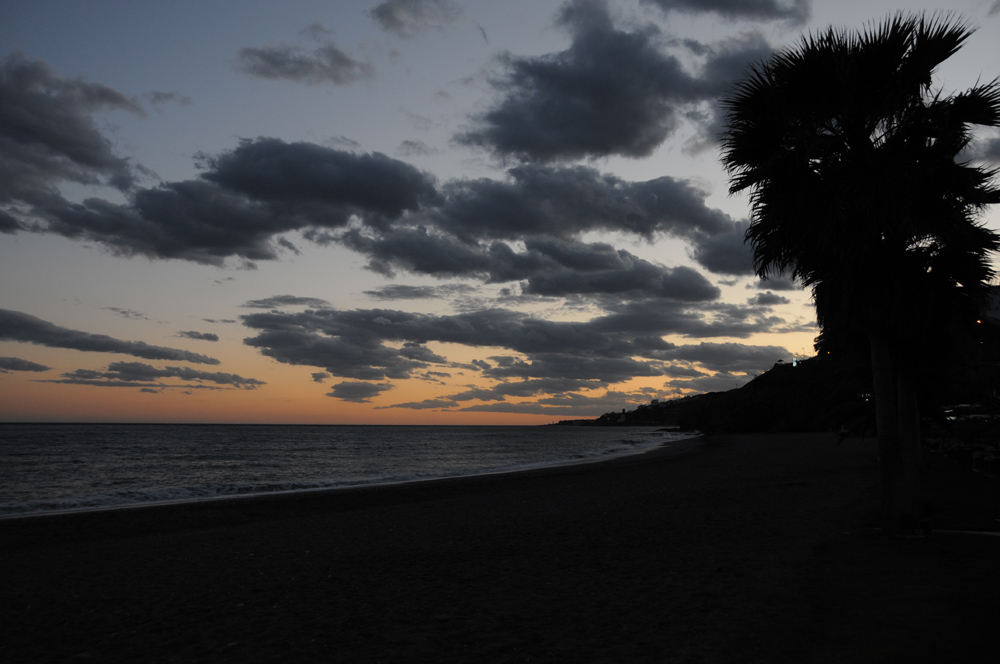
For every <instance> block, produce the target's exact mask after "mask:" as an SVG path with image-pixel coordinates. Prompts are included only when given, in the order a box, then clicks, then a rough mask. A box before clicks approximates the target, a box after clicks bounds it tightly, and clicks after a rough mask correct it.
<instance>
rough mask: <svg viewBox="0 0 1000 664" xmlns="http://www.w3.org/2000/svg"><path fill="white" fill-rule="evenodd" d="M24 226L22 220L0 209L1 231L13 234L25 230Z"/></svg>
mask: <svg viewBox="0 0 1000 664" xmlns="http://www.w3.org/2000/svg"><path fill="white" fill-rule="evenodd" d="M23 230H25V229H24V226H22V225H21V222H20V221H18V220H17V219H15V218H14V217H13V216H12V215H10V214H8V213H6V212H4V211H3V210H0V233H4V234H6V235H13V234H14V233H16V232H18V231H23Z"/></svg>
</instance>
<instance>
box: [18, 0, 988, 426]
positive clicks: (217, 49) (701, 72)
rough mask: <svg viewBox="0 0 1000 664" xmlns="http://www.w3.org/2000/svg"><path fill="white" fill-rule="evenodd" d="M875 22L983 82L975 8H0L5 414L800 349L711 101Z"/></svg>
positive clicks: (803, 333) (550, 398)
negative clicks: (956, 39) (956, 20)
mask: <svg viewBox="0 0 1000 664" xmlns="http://www.w3.org/2000/svg"><path fill="white" fill-rule="evenodd" d="M901 9H905V10H906V11H909V12H919V11H927V12H934V11H951V12H955V13H956V14H957V15H958V16H960V17H962V18H963V19H964V20H966V21H967V22H968V23H969V24H970V25H971V26H973V27H974V28H976V32H975V33H974V34H973V35H972V37H971V38H970V39H969V41H968V42H967V44H966V45H965V47H964V48H963V49H962V50H961V51H959V53H957V54H956V55H955V56H953V57H952V58H951V59H950V60H948V61H947V62H946V63H945V64H944V65H943V66H942V67H941V68H940V70H939V71H938V72H937V74H936V77H935V86H936V87H937V88H940V89H941V90H942V91H944V92H945V93H949V92H956V91H960V90H964V89H966V88H968V87H971V86H973V85H975V84H976V83H977V82H987V81H990V80H992V79H993V78H995V77H996V76H998V75H1000V49H997V47H996V45H997V44H998V43H1000V0H951V1H950V2H945V1H942V2H937V3H934V2H922V1H920V0H908V1H907V2H906V3H901V2H899V0H895V1H892V2H889V1H883V0H865V1H854V0H836V1H832V0H831V1H821V0H570V1H568V2H564V1H562V0H555V1H547V0H505V1H504V2H496V1H495V0H493V1H489V0H482V1H480V0H385V1H382V2H379V1H377V0H369V1H362V0H358V1H356V2H355V1H341V2H319V1H310V0H284V1H283V2H280V3H278V2H262V1H253V0H238V1H236V0H234V1H221V0H220V1H213V0H199V1H197V2H194V1H190V2H188V1H183V0H177V1H174V2H163V3H146V2H132V1H130V0H120V1H111V0H83V1H81V0H32V1H30V2H28V1H26V0H24V1H22V0H7V1H5V2H3V3H0V421H8V422H14V421H72V422H94V421H104V422H248V423H326V424H544V423H549V422H556V421H559V420H563V419H575V418H588V417H596V416H599V415H601V414H603V413H606V412H610V411H617V410H620V409H623V408H628V409H631V408H634V407H635V406H636V405H638V404H641V403H648V402H650V401H651V400H653V399H661V400H663V399H671V398H675V397H679V396H683V395H687V394H696V393H701V392H706V391H717V390H727V389H732V388H734V387H738V386H741V385H743V384H745V383H746V382H747V381H749V380H750V379H752V377H753V376H755V375H758V374H759V373H761V372H763V371H766V370H767V369H769V368H771V367H772V366H773V365H774V364H775V363H776V362H777V361H779V360H782V361H791V360H792V358H793V357H794V356H795V355H796V354H798V355H802V356H809V355H811V354H812V353H813V339H814V338H815V336H816V334H817V333H818V330H817V328H816V325H815V312H814V310H813V307H812V304H811V300H810V297H809V293H808V292H805V291H803V290H801V289H800V288H798V287H797V286H796V285H795V284H793V283H790V282H788V281H786V280H782V279H775V280H771V281H769V282H765V283H762V282H760V281H759V280H757V279H756V278H755V277H754V275H753V268H752V261H751V255H750V250H749V248H748V247H747V246H745V245H744V244H743V232H744V230H745V228H746V225H747V223H748V222H747V217H748V213H749V201H748V199H747V197H746V196H745V195H737V196H730V195H729V194H728V181H727V177H726V173H725V171H724V169H723V168H722V167H721V165H720V163H719V144H718V133H719V131H721V129H722V127H723V126H724V124H723V117H722V115H721V113H720V110H719V105H718V101H719V99H720V97H721V96H722V95H723V94H725V92H726V91H727V90H728V89H730V87H731V86H732V85H733V83H734V82H735V81H737V80H738V79H739V78H740V77H741V76H742V75H743V74H744V73H745V72H746V71H747V67H748V66H749V65H750V64H751V63H753V62H759V61H761V60H763V59H766V58H767V57H768V55H769V54H771V53H773V52H774V51H775V50H777V49H780V48H783V47H788V46H791V45H794V44H795V43H796V42H797V41H798V40H799V39H801V37H802V35H804V34H809V33H816V32H818V31H822V30H825V29H826V28H828V27H830V26H838V27H845V28H849V29H861V28H864V27H865V26H866V25H871V24H872V22H878V21H880V20H883V19H885V18H886V17H889V16H891V15H893V14H894V13H895V12H897V11H899V10H901ZM970 157H971V158H973V159H976V160H978V161H979V162H982V163H984V164H986V165H992V166H997V165H1000V163H998V162H1000V132H996V131H993V132H992V133H991V132H990V131H983V132H981V133H978V134H977V135H976V141H975V143H974V144H973V146H972V148H971V154H970ZM982 220H983V222H984V223H986V224H987V225H988V226H990V227H991V228H994V229H1000V212H998V211H996V210H991V211H990V212H988V213H987V214H986V215H984V217H983V219H982Z"/></svg>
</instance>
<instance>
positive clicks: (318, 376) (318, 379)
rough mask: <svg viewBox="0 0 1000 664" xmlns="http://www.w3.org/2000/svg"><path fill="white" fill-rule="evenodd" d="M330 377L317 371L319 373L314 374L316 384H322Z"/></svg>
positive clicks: (323, 372)
mask: <svg viewBox="0 0 1000 664" xmlns="http://www.w3.org/2000/svg"><path fill="white" fill-rule="evenodd" d="M329 377H330V374H328V373H327V372H325V371H317V372H315V373H313V375H312V379H313V382H314V383H322V382H323V381H324V380H326V379H327V378H329Z"/></svg>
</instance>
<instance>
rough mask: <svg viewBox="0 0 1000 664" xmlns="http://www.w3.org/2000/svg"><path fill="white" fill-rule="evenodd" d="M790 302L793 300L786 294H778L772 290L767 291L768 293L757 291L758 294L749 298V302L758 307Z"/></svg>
mask: <svg viewBox="0 0 1000 664" xmlns="http://www.w3.org/2000/svg"><path fill="white" fill-rule="evenodd" d="M790 303H791V300H789V299H788V298H787V297H785V296H784V295H778V294H777V293H772V292H771V291H767V292H766V293H757V295H755V296H753V297H751V298H750V299H748V300H747V304H749V305H751V306H758V307H773V306H774V305H776V304H790Z"/></svg>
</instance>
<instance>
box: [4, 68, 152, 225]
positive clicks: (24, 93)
mask: <svg viewBox="0 0 1000 664" xmlns="http://www.w3.org/2000/svg"><path fill="white" fill-rule="evenodd" d="M115 110H122V111H128V112H130V113H133V114H135V115H139V116H142V115H144V114H145V113H144V111H143V109H142V106H141V105H140V104H138V103H137V102H136V101H135V100H134V99H131V98H129V97H126V96H125V95H123V94H122V93H120V92H118V91H117V90H114V89H113V88H110V87H108V86H105V85H100V84H98V83H88V82H86V81H84V80H82V79H67V78H63V77H61V76H59V75H57V74H56V73H55V72H53V71H52V69H51V68H50V67H49V66H48V65H47V64H46V63H44V62H42V61H40V60H29V59H28V58H26V57H25V56H24V55H22V54H20V53H14V54H12V55H9V56H7V58H6V59H4V60H3V61H0V206H5V205H9V204H15V203H22V204H26V205H33V204H37V203H39V202H41V201H42V200H44V199H46V198H50V197H53V196H57V195H58V192H57V190H56V187H57V185H58V184H59V183H61V182H75V183H79V184H85V185H108V186H112V187H116V188H118V189H120V190H123V191H124V190H129V189H131V188H132V187H133V186H134V184H135V180H136V170H135V168H134V167H133V165H132V164H131V163H130V162H129V160H128V159H125V158H123V157H119V156H118V155H116V154H115V152H114V149H113V146H112V143H111V141H109V140H108V139H107V138H105V137H104V136H103V135H102V134H101V132H100V131H99V130H98V129H97V125H96V123H95V121H94V117H93V116H94V114H95V113H100V112H106V111H115ZM9 212H10V211H9V210H8V211H6V212H5V213H4V215H3V218H2V221H0V228H3V229H4V230H5V231H6V232H10V231H13V230H17V229H18V227H19V226H21V225H22V224H16V222H12V221H11V219H12V218H13V217H12V216H11V215H10V214H9ZM15 224H16V225H15Z"/></svg>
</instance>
